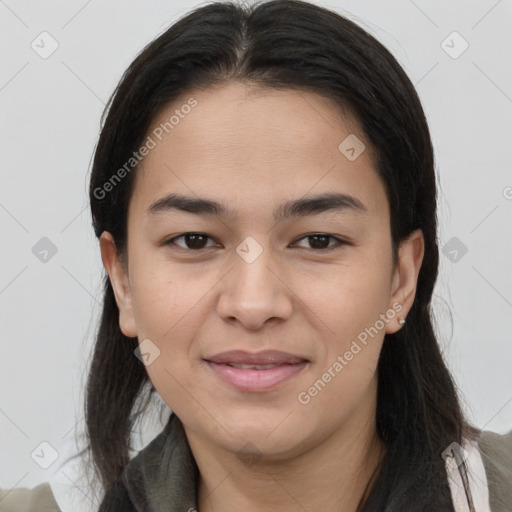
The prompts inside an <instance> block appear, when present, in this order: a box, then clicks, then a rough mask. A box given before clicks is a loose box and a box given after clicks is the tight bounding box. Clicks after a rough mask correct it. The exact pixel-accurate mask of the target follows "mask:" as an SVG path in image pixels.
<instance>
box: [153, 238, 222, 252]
mask: <svg viewBox="0 0 512 512" xmlns="http://www.w3.org/2000/svg"><path fill="white" fill-rule="evenodd" d="M180 238H182V239H183V241H184V243H185V247H184V246H182V245H180V244H176V243H175V241H176V240H179V239H180ZM207 239H210V240H213V239H212V238H211V237H209V236H208V235H206V234H205V233H182V234H181V235H178V236H174V237H172V238H169V239H168V240H167V241H165V242H164V244H163V245H176V246H177V247H179V248H180V249H183V250H185V251H187V250H188V251H193V252H199V251H201V250H204V249H206V248H208V247H205V243H206V241H207Z"/></svg>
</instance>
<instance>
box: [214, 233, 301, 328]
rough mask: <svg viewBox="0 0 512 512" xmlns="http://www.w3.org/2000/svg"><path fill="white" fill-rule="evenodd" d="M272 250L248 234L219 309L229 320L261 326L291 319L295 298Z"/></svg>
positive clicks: (225, 286)
mask: <svg viewBox="0 0 512 512" xmlns="http://www.w3.org/2000/svg"><path fill="white" fill-rule="evenodd" d="M277 264H278V262H277V260H276V258H273V256H272V252H271V249H270V248H269V247H264V246H262V245H261V244H260V243H259V242H258V241H257V240H256V239H255V238H253V237H247V238H246V239H244V240H243V241H242V243H240V244H239V245H238V246H237V247H236V250H235V252H234V254H233V261H232V270H231V272H229V273H228V275H227V276H226V280H225V281H224V285H223V289H222V294H221V297H220V299H219V305H218V312H219V315H221V316H222V317H224V318H225V319H231V320H233V319H234V318H236V319H237V320H239V321H240V322H241V323H243V324H244V325H246V326H247V327H251V328H257V327H259V326H260V325H263V324H264V323H265V322H266V321H267V320H269V319H271V318H282V319H284V318H287V317H288V316H289V315H290V313H291V300H290V297H289V293H288V291H287V290H288V289H287V287H286V286H285V285H284V284H283V283H282V282H281V280H280V279H279V278H278V277H277V276H276V275H275V274H279V269H277V268H276V265H277Z"/></svg>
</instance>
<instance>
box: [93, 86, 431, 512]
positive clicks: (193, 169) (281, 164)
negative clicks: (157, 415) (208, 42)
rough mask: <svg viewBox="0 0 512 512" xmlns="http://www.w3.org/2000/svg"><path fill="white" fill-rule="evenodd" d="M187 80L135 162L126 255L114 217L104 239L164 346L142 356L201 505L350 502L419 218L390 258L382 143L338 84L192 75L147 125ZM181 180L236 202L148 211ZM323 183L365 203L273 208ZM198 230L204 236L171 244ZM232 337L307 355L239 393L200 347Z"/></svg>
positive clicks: (406, 297)
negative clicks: (250, 251) (268, 381)
mask: <svg viewBox="0 0 512 512" xmlns="http://www.w3.org/2000/svg"><path fill="white" fill-rule="evenodd" d="M191 96H193V97H194V98H195V99H196V100H197V102H198V104H197V106H196V107H195V108H194V109H193V110H192V112H191V113H190V114H188V115H187V116H184V118H183V119H180V122H179V124H177V125H176V126H174V128H173V130H172V132H170V133H169V134H168V135H166V136H165V137H163V138H162V141H159V142H158V144H157V145H156V147H155V148H153V149H152V150H151V151H150V152H149V154H148V155H147V156H146V157H145V158H144V160H143V162H142V167H141V168H139V169H137V171H136V173H137V174H136V182H135V187H134V192H133V196H132V198H131V201H130V205H129V215H128V245H127V247H128V249H127V256H128V260H127V264H125V263H124V260H123V258H121V257H120V256H121V255H120V254H118V253H117V252H116V248H115V244H114V241H113V239H112V236H111V235H110V233H108V232H104V233H103V235H102V236H101V239H100V244H101V254H102V260H103V264H104V266H105V269H106V270H107V272H108V274H109V276H110V279H111V282H112V285H113V287H114V292H115V296H116V301H117V304H118V307H119V310H120V316H119V320H120V327H121V329H122V331H123V333H124V334H125V335H127V336H132V337H133V336H138V339H139V343H140V342H142V340H145V339H150V340H151V342H152V343H153V344H154V345H156V346H157V347H158V349H159V350H160V354H159V356H158V357H157V358H156V359H155V360H154V361H153V362H152V363H151V364H149V365H148V366H146V369H147V372H148V375H149V378H150V379H151V381H152V383H153V385H154V386H155V388H156V389H157V391H158V393H159V394H160V395H161V397H162V398H163V400H164V401H165V402H166V403H167V405H168V406H169V408H170V409H171V410H173V411H174V412H175V413H176V414H177V415H178V416H179V418H180V419H181V420H182V422H183V424H184V427H185V431H186V434H187V438H188V440H189V443H190V446H191V449H192V452H193V454H194V457H195V459H196V461H197V464H198V466H199V469H200V473H201V478H200V485H199V512H210V511H218V512H220V511H224V510H245V511H248V512H255V511H268V510H273V511H287V512H290V511H303V510H324V511H339V510H343V511H345V512H351V511H355V510H356V507H357V503H358V502H359V500H360V498H361V496H362V494H363V491H364V488H365V486H366V484H367V482H368V481H369V479H370V476H371V474H372V472H373V471H374V469H375V468H376V466H377V464H378V462H379V461H380V460H381V458H382V456H383V455H384V453H385V446H384V445H383V443H382V442H380V440H379V439H378V438H377V436H376V429H375V411H376V393H377V373H376V368H377V362H378V357H379V353H380V349H381V346H382V342H383V339H384V334H385V333H393V332H396V331H397V330H399V329H400V328H402V326H401V325H400V324H399V323H398V318H406V316H407V312H408V311H409V310H410V308H411V306H412V303H413V301H414V296H415V292H416V285H417V278H418V273H419V269H420V267H421V262H422V259H423V254H424V240H423V236H422V233H421V231H420V230H417V231H415V232H414V233H413V234H412V235H411V236H410V237H409V238H408V239H407V240H406V241H405V242H404V243H403V244H402V245H401V246H400V251H399V255H400V264H399V266H398V267H396V268H395V267H394V265H393V261H392V250H391V232H390V226H389V206H388V202H387V198H386V193H385V189H384V186H383V184H382V182H381V180H380V178H379V176H378V174H377V172H376V170H375V164H374V158H373V154H372V148H371V147H370V144H369V142H368V141H367V140H366V139H365V137H364V134H363V131H362V129H361V127H360V125H359V123H358V121H357V120H356V119H354V118H353V117H351V116H349V115H348V114H347V115H344V114H343V113H342V112H341V110H340V109H339V108H337V107H336V105H334V104H333V103H331V102H330V101H329V100H327V99H325V98H323V97H321V96H318V95H315V94H311V93H306V92H300V91H294V90H281V91H275V90H269V89H259V88H255V87H249V86H247V85H242V84H239V83H227V84H223V85H222V86H219V87H215V88H210V89H205V90H200V91H194V92H193V93H192V92H188V93H187V95H185V96H184V97H183V98H181V99H180V100H179V101H175V102H173V104H172V105H169V106H167V107H166V108H165V109H164V110H163V111H162V112H161V113H160V114H159V116H158V117H157V119H155V120H154V125H153V126H152V129H153V128H154V127H157V126H158V125H159V124H160V123H162V122H165V120H168V119H169V117H170V116H171V115H172V114H173V112H174V111H175V109H176V108H179V107H180V105H183V104H185V102H186V101H187V99H188V98H189V97H191ZM149 133H151V131H150V132H149ZM349 134H355V135H356V136H357V137H358V138H359V139H360V140H361V141H363V142H364V144H365V145H366V149H365V150H364V151H363V152H362V153H361V154H360V156H359V157H358V158H357V159H356V160H354V161H350V160H349V159H348V158H347V157H346V156H345V155H344V154H342V152H340V150H339V149H338V146H339V144H340V143H341V142H342V141H343V140H344V139H345V138H346V137H347V136H348V135H349ZM171 192H173V193H179V194H183V195H187V196H191V197H194V198H197V197H201V198H207V199H214V200H217V201H219V202H221V203H224V204H226V205H229V207H231V208H232V209H233V210H235V211H236V213H237V216H236V217H235V218H233V219H228V218H219V217H215V216H210V217H208V216H199V215H195V214H192V213H187V212H179V211H175V210H172V211H168V212H161V213H157V214H153V215H149V214H147V213H146V210H147V208H148V207H149V205H150V204H152V203H153V202H154V201H156V200H157V199H160V198H162V197H163V196H165V195H167V194H169V193H171ZM326 192H328V193H331V192H342V193H347V194H351V195H353V196H355V197H357V198H358V199H359V200H360V201H362V202H363V203H364V205H365V206H366V207H367V209H368V213H366V214H359V213H355V212H352V211H344V212H334V211H329V212H323V213H320V214H317V215H311V216H308V217H304V218H290V219H285V220H282V221H280V222H278V223H276V222H275V221H274V219H273V216H272V212H273V210H274V208H275V207H276V206H278V205H280V204H282V203H283V202H285V201H288V200H290V199H299V198H302V197H303V196H306V195H307V196H311V195H317V194H321V193H326ZM190 232H192V233H203V234H206V235H208V237H210V238H207V239H204V240H203V242H202V245H201V244H197V242H196V245H193V244H192V243H189V245H187V240H186V239H184V238H179V239H176V240H174V245H164V244H163V242H165V241H166V240H169V239H170V238H172V237H177V236H179V235H181V234H183V233H190ZM318 233H321V234H329V235H332V236H334V237H340V238H341V239H344V240H347V241H350V242H351V244H352V245H340V246H338V248H337V249H334V250H330V251H329V250H325V249H322V248H323V247H327V246H329V247H336V246H337V243H336V240H335V239H329V238H328V239H326V240H325V241H324V242H325V243H324V245H321V244H320V243H317V245H315V243H314V240H313V241H312V240H311V238H308V237H307V236H306V235H311V234H318ZM249 236H250V237H253V238H254V239H255V240H256V241H257V243H258V244H259V246H260V247H261V249H262V252H261V254H260V255H259V256H258V257H257V258H256V259H255V260H254V261H253V262H252V263H248V262H247V261H245V260H244V259H243V258H242V257H241V256H240V255H239V254H238V253H237V251H236V249H237V247H238V246H240V244H241V243H242V242H243V241H244V239H246V237H249ZM190 247H192V248H190ZM194 247H199V248H201V247H205V249H203V250H202V251H198V250H197V249H194ZM194 251H196V252H194ZM393 304H394V305H395V306H394V308H393ZM397 308H399V309H401V310H400V312H399V313H398V314H396V310H397ZM390 311H391V312H393V313H395V314H393V315H392V314H391V313H389V312H390ZM382 314H384V315H386V318H388V321H387V322H384V326H383V328H381V329H380V330H378V334H376V335H373V336H371V337H368V342H367V344H366V345H362V344H361V343H359V345H360V347H361V350H360V351H359V352H357V354H356V355H354V356H353V358H352V359H351V360H350V361H346V360H345V362H346V363H347V364H346V365H344V366H343V369H342V370H341V371H338V372H334V375H335V376H334V377H332V378H331V379H330V382H328V383H327V384H326V385H325V387H323V389H321V391H320V392H318V393H317V394H316V395H315V396H310V400H309V402H308V403H301V402H300V401H299V400H298V395H299V393H301V392H305V391H306V392H307V391H308V389H310V388H311V386H312V385H313V383H315V381H317V380H318V379H321V377H322V374H324V372H327V371H328V369H329V368H331V376H332V375H333V370H332V367H333V364H334V363H335V362H336V361H337V360H338V361H339V359H337V358H338V356H340V355H342V356H343V354H345V353H346V352H347V351H348V350H349V349H350V347H351V344H352V342H353V341H354V340H356V339H357V336H358V335H359V334H360V333H361V332H363V331H364V330H365V328H369V327H370V326H375V325H376V322H377V320H378V319H379V318H382V317H381V316H380V315H382ZM352 346H353V345H352ZM233 349H239V350H246V351H248V352H259V351H261V350H266V349H276V350H281V351H284V352H289V353H292V354H295V355H299V356H300V357H303V358H306V359H308V361H309V363H308V364H307V365H306V366H305V367H304V368H303V369H302V370H301V371H300V372H299V373H298V374H296V375H294V376H293V377H292V378H290V379H288V380H286V381H284V382H281V383H280V384H278V385H277V386H276V387H274V388H273V389H271V390H268V391H265V392H247V391H246V392H243V391H240V390H238V389H236V388H233V387H231V386H230V385H228V384H226V383H224V382H223V381H221V380H220V379H219V378H218V377H217V376H216V375H215V374H214V373H213V372H212V371H211V369H210V368H209V367H208V366H207V365H206V363H205V362H204V360H203V358H205V357H206V356H212V355H213V354H217V353H220V352H224V351H226V350H233ZM303 396H304V395H303Z"/></svg>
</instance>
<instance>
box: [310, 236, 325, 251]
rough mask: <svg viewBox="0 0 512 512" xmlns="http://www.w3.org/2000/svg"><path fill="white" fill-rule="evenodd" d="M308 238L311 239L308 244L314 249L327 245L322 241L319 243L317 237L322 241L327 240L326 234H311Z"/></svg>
mask: <svg viewBox="0 0 512 512" xmlns="http://www.w3.org/2000/svg"><path fill="white" fill-rule="evenodd" d="M310 238H312V239H313V243H312V244H310V245H311V246H312V247H313V248H314V249H325V247H327V246H328V245H329V243H327V245H325V243H322V242H320V244H318V243H317V242H318V240H319V239H322V240H323V241H324V242H325V241H327V242H328V238H329V237H327V236H325V235H312V236H311V237H310Z"/></svg>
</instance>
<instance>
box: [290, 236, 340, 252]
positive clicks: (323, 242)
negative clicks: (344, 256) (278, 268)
mask: <svg viewBox="0 0 512 512" xmlns="http://www.w3.org/2000/svg"><path fill="white" fill-rule="evenodd" d="M307 239H310V241H309V244H310V245H312V247H311V248H312V249H318V250H321V251H322V250H323V251H325V250H331V249H334V248H335V247H336V245H337V246H338V247H339V246H340V245H350V244H349V243H348V242H346V241H344V240H342V239H341V238H338V237H336V236H333V235H327V234H324V233H316V234H313V235H306V236H304V237H302V238H299V240H307ZM329 240H334V241H335V242H336V243H335V244H334V245H329ZM311 241H312V242H313V243H312V244H311Z"/></svg>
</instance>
